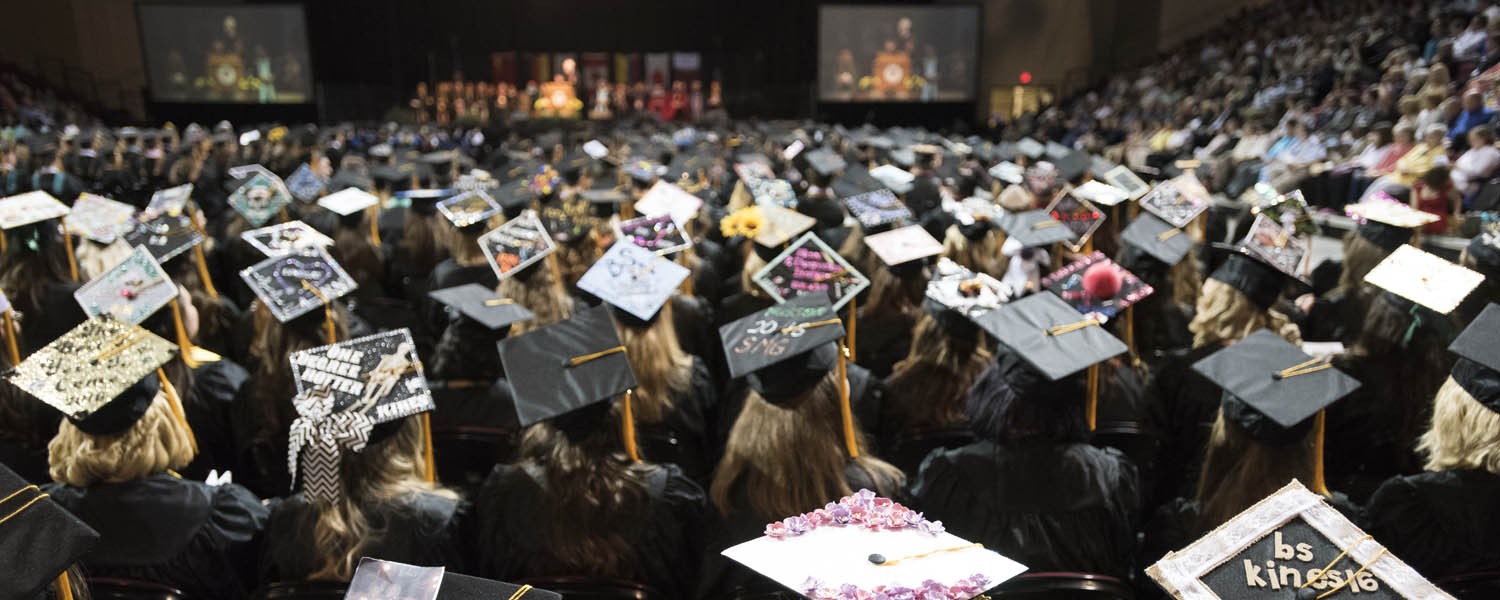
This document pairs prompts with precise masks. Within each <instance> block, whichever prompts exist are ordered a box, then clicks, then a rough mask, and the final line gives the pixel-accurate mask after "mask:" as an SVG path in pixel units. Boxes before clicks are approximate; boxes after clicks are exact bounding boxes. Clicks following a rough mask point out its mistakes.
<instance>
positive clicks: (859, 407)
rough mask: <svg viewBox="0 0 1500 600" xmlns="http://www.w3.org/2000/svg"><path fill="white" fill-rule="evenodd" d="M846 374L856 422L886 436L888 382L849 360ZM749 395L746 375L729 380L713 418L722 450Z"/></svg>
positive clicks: (872, 433) (874, 434)
mask: <svg viewBox="0 0 1500 600" xmlns="http://www.w3.org/2000/svg"><path fill="white" fill-rule="evenodd" d="M847 374H848V376H849V408H850V410H852V411H853V412H854V422H855V425H856V426H858V427H859V428H860V429H861V430H862V431H864V432H865V433H867V434H869V435H870V437H871V438H872V439H871V441H872V445H875V444H874V442H877V441H878V440H881V439H884V438H885V437H888V436H884V435H883V434H882V432H884V431H885V429H884V428H883V427H884V425H883V420H882V417H883V416H884V413H885V382H884V381H881V380H880V378H879V377H876V376H875V375H874V374H872V373H870V371H869V370H868V369H865V368H864V367H861V366H859V365H857V364H854V363H852V362H851V363H848V368H847ZM749 396H750V387H749V386H748V385H747V384H746V383H745V380H744V378H740V379H733V380H730V382H729V385H728V386H727V387H726V388H725V391H724V394H723V395H721V396H720V397H719V406H718V410H717V411H716V412H717V416H715V418H714V420H715V422H716V423H717V425H718V445H717V448H718V450H719V451H720V452H722V451H723V449H724V445H725V444H726V443H728V442H729V432H730V431H733V430H734V422H735V421H736V420H737V419H739V417H740V411H742V410H744V409H745V398H747V397H749ZM869 451H870V453H871V454H875V455H876V456H879V455H880V453H879V451H878V448H869Z"/></svg>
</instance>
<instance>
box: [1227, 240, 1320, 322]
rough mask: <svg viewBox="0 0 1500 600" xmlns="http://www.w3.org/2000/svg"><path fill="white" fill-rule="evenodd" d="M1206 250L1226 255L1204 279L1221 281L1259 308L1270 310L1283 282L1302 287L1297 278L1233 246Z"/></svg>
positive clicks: (1283, 286) (1283, 285) (1283, 284)
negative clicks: (1298, 284)
mask: <svg viewBox="0 0 1500 600" xmlns="http://www.w3.org/2000/svg"><path fill="white" fill-rule="evenodd" d="M1209 249H1210V250H1211V251H1213V252H1214V253H1216V254H1218V253H1226V256H1225V257H1224V261H1223V262H1221V263H1219V267H1218V268H1216V269H1214V272H1213V273H1210V274H1209V276H1208V278H1209V279H1214V280H1218V281H1222V282H1224V283H1226V284H1228V285H1229V286H1230V287H1232V288H1234V289H1236V290H1239V291H1240V293H1242V294H1244V295H1245V297H1246V298H1249V299H1250V301H1251V302H1253V303H1255V305H1256V306H1259V307H1261V308H1262V309H1267V308H1270V307H1271V305H1272V304H1275V303H1276V299H1277V298H1279V297H1280V296H1281V291H1282V289H1284V288H1285V287H1286V284H1287V282H1298V283H1300V284H1303V285H1305V283H1303V282H1301V281H1300V280H1298V279H1297V278H1295V277H1292V276H1290V275H1287V274H1286V273H1283V272H1282V271H1280V270H1278V269H1276V267H1273V266H1271V265H1270V264H1269V263H1267V262H1265V261H1263V260H1260V259H1259V258H1257V257H1254V256H1251V255H1250V254H1247V253H1245V252H1244V251H1241V250H1239V249H1237V248H1235V247H1233V246H1227V245H1224V244H1213V245H1210V246H1209Z"/></svg>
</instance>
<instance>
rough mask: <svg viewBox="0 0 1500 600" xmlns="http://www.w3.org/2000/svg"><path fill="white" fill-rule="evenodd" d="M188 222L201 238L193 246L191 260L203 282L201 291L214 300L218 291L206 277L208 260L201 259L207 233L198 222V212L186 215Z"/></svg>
mask: <svg viewBox="0 0 1500 600" xmlns="http://www.w3.org/2000/svg"><path fill="white" fill-rule="evenodd" d="M188 222H189V223H192V224H193V229H196V230H198V235H201V236H203V240H204V241H202V242H198V243H196V244H193V259H194V260H196V261H197V262H198V278H199V279H202V280H203V291H206V292H208V295H209V296H210V297H212V298H214V299H215V300H217V299H218V298H219V290H218V289H217V288H215V287H214V278H212V277H209V276H208V259H206V258H204V257H203V244H205V243H207V242H208V232H207V231H204V230H203V224H202V223H199V222H198V212H197V211H196V210H195V211H193V213H192V214H190V215H188Z"/></svg>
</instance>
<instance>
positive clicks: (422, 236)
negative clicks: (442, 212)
mask: <svg viewBox="0 0 1500 600" xmlns="http://www.w3.org/2000/svg"><path fill="white" fill-rule="evenodd" d="M445 223H447V219H444V218H442V217H440V216H438V214H437V213H432V214H421V213H418V212H416V211H413V210H411V209H409V208H408V209H407V210H406V223H405V225H404V226H403V229H402V231H401V249H402V250H404V251H406V262H407V263H408V266H409V267H410V268H411V272H412V273H427V272H430V271H432V268H433V267H435V266H437V264H438V263H440V262H442V261H443V259H444V258H447V254H448V231H449V229H448V227H446V226H445Z"/></svg>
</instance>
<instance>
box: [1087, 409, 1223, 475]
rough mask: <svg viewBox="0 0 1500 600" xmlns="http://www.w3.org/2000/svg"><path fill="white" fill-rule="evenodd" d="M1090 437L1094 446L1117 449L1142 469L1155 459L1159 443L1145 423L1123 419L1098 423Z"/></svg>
mask: <svg viewBox="0 0 1500 600" xmlns="http://www.w3.org/2000/svg"><path fill="white" fill-rule="evenodd" d="M1092 439H1093V444H1094V445H1095V446H1098V447H1101V448H1103V447H1108V448H1114V449H1116V450H1119V451H1120V452H1121V453H1123V454H1124V455H1125V456H1126V457H1127V458H1129V459H1130V461H1131V462H1133V463H1135V465H1136V467H1138V468H1142V469H1144V468H1146V467H1147V466H1148V465H1150V464H1152V462H1153V461H1155V460H1156V455H1157V453H1158V451H1159V448H1158V447H1159V446H1160V444H1161V440H1159V439H1158V438H1157V436H1156V433H1155V432H1153V431H1151V430H1150V429H1148V428H1146V426H1145V425H1142V424H1141V423H1130V422H1123V421H1116V422H1105V423H1099V424H1098V426H1097V427H1096V428H1095V429H1094V432H1093V438H1092ZM1205 439H1207V438H1205Z"/></svg>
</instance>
